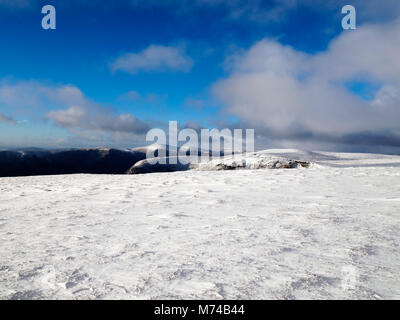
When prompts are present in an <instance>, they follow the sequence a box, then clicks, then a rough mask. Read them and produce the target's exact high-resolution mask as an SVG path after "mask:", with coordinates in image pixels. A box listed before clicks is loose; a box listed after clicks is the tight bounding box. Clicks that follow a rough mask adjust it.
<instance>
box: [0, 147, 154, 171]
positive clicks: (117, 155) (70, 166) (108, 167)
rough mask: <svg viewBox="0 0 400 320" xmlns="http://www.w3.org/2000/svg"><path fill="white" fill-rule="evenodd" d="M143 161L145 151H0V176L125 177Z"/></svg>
mask: <svg viewBox="0 0 400 320" xmlns="http://www.w3.org/2000/svg"><path fill="white" fill-rule="evenodd" d="M145 158H146V149H145V148H141V149H138V150H136V149H131V150H129V149H127V150H118V149H105V148H97V149H76V150H58V151H45V150H40V149H36V148H29V149H24V150H22V151H0V176H1V177H13V176H32V175H51V174H73V173H97V174H124V173H126V172H127V171H128V170H129V169H130V168H131V167H132V166H133V165H134V164H135V163H136V162H138V161H140V160H143V159H145Z"/></svg>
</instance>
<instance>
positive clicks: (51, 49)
mask: <svg viewBox="0 0 400 320" xmlns="http://www.w3.org/2000/svg"><path fill="white" fill-rule="evenodd" d="M353 2H354V6H355V7H356V9H357V27H358V29H357V30H350V31H344V30H342V28H341V18H342V17H343V15H342V14H341V8H342V6H343V5H344V4H347V3H345V2H343V1H318V0H311V1H302V2H300V1H296V0H284V1H239V0H238V1H229V0H228V1H220V0H216V1H208V0H193V1H185V0H182V1H178V0H176V1H175V0H167V1H157V0H148V1H139V0H137V1H135V0H132V1H114V2H113V3H110V2H109V1H98V0H95V1H83V0H82V1H81V0H72V1H68V2H66V1H34V0H33V1H28V0H16V1H9V0H0V38H1V42H2V50H0V73H1V74H0V147H3V148H10V147H26V146H38V147H47V148H54V147H87V146H100V145H104V146H114V147H128V146H135V145H141V144H145V141H144V134H145V132H146V130H148V129H149V128H152V127H155V126H164V125H165V124H166V123H167V122H168V121H170V120H178V121H179V123H180V125H181V126H184V125H185V124H186V123H192V124H193V123H195V124H196V125H198V126H202V127H214V126H220V125H221V124H224V125H226V126H229V127H235V126H245V127H246V128H247V127H249V128H256V133H257V131H258V132H259V133H260V134H259V136H260V139H261V140H262V141H263V143H264V144H265V145H266V146H284V147H286V146H299V147H304V148H324V149H332V150H336V149H342V150H348V149H349V150H350V149H360V150H361V149H365V148H366V147H368V148H367V149H368V150H370V149H371V150H377V151H381V149H382V148H383V147H388V148H392V147H393V148H396V147H398V145H397V143H398V142H399V139H398V138H397V137H398V136H397V134H398V132H399V127H398V126H396V123H395V122H391V121H387V119H385V118H383V119H382V121H378V122H374V121H373V120H374V119H376V116H377V115H378V116H380V115H381V114H384V112H386V113H387V110H388V108H389V109H390V112H389V114H390V115H391V118H393V117H396V116H398V115H399V113H397V111H398V107H397V106H398V100H396V99H397V98H398V97H397V89H398V84H399V81H398V80H399V79H398V78H396V77H395V76H393V75H392V74H391V72H390V70H389V71H387V72H380V70H382V67H381V66H380V60H379V59H378V58H377V55H381V56H387V57H388V59H389V60H388V61H390V57H391V53H390V52H389V53H388V52H386V51H385V52H375V53H374V54H375V55H376V56H375V57H365V59H370V60H368V63H367V62H366V63H365V64H364V65H360V66H359V67H357V68H355V70H353V71H352V72H350V74H348V72H347V71H342V72H341V73H340V72H339V74H335V73H336V68H333V69H332V70H334V71H332V72H331V74H334V75H333V76H331V75H329V76H327V75H326V73H325V71H324V69H325V68H326V65H327V64H330V63H329V61H331V62H332V63H333V64H334V63H341V64H343V63H342V60H341V59H342V58H341V54H340V52H341V51H340V50H341V49H340V46H341V45H342V43H344V44H343V50H346V43H347V42H351V39H350V40H347V38H349V37H354V39H357V37H359V38H360V48H359V49H357V48H356V49H355V51H354V55H357V54H363V53H362V52H364V51H365V50H364V49H363V48H365V46H367V45H368V41H367V40H365V39H368V36H369V34H370V36H369V37H371V39H372V40H371V41H373V37H374V36H376V37H379V32H384V30H383V29H382V28H390V29H393V28H394V29H396V28H398V23H397V21H398V20H397V17H398V12H399V11H398V9H399V5H398V3H396V1H387V3H385V4H382V3H381V2H379V1H375V0H365V1H358V0H357V1H353ZM45 4H52V5H54V6H55V8H56V10H57V29H56V30H43V29H42V28H41V19H42V17H43V15H42V14H41V12H40V11H41V8H42V6H43V5H45ZM363 29H364V30H365V31H363ZM363 32H364V33H367V34H366V35H365V36H363ZM345 33H347V34H345ZM350 33H352V35H350ZM385 34H387V32H385ZM384 41H388V42H391V39H390V38H389V37H387V39H384V40H383V43H382V46H385V43H384ZM332 44H334V45H332ZM335 45H336V47H338V48H336V47H335ZM394 49H396V48H394ZM382 50H383V49H382ZM288 51H290V52H288ZM392 54H394V53H393V52H392ZM275 55H276V56H275ZM263 57H265V61H269V60H268V59H272V60H271V61H272V62H271V63H273V65H270V64H269V63H266V64H265V65H263V62H260V61H263ZM375 58H376V59H375ZM381 58H382V59H383V57H381ZM260 59H261V60H260ZM329 59H330V60H329ZM353 59H355V58H353ZM361 59H364V58H361ZM377 59H378V60H377ZM293 61H297V62H296V63H295V64H293V65H292V63H293ZM321 61H325V62H321ZM326 61H328V62H326ZM383 62H384V61H383ZM383 62H382V63H383ZM394 63H396V62H394ZM355 64H357V63H352V64H351V65H352V66H354V65H355ZM370 64H372V67H371V66H369V65H370ZM257 65H262V66H261V67H260V69H258V67H257ZM274 68H276V70H275V71H276V72H275V71H274ZM351 68H353V67H351ZM396 68H397V66H394V70H396ZM339 69H340V68H339ZM383 69H384V68H383ZM389 69H390V68H389ZM273 74H274V75H276V74H279V76H278V78H272V75H273ZM310 74H311V76H310ZM259 76H260V78H259V81H258V82H257V85H255V86H252V87H251V86H250V84H251V83H252V81H253V80H254V79H255V78H257V77H259ZM283 76H285V78H284V79H283V78H282V77H283ZM302 78H304V79H306V80H303V81H305V82H307V84H306V85H305V86H304V87H301V88H300V87H298V86H299V85H300V83H301V79H302ZM257 79H258V78H257ZM309 79H310V80H309ZM321 79H323V80H321ZM283 80H284V81H283ZM294 80H295V81H300V82H299V83H297V84H296V87H293V84H292V82H293V81H294ZM270 81H272V82H270ZM280 81H282V83H281V85H279V87H278V89H277V90H274V91H273V92H272V91H271V93H270V94H269V95H268V96H267V97H264V96H263V94H264V93H263V92H264V91H267V92H268V90H271V88H272V87H274V85H275V84H276V83H280ZM321 81H323V82H324V81H325V82H326V83H327V84H329V88H327V87H325V86H321V85H319V86H318V85H315V83H317V82H319V83H321ZM300 86H301V85H300ZM263 88H266V90H264V89H263ZM284 88H287V90H289V91H290V94H293V97H291V98H292V99H293V100H291V101H289V102H287V103H285V102H282V101H285V99H286V98H287V94H286V93H285V92H283V91H282V92H280V90H279V89H282V90H283V89H284ZM292 89H293V90H292ZM307 90H309V91H310V94H308V97H310V96H312V97H311V98H307V99H309V100H307V99H306V98H304V97H302V95H303V92H307ZM336 90H337V91H336ZM316 92H321V95H323V97H319V94H316ZM388 92H389V93H388ZM296 94H297V96H296ZM314 95H315V97H314ZM335 95H337V97H338V103H340V104H341V105H344V106H346V107H347V105H348V106H349V107H348V108H351V109H352V110H351V111H349V112H348V113H347V112H346V111H344V110H341V108H338V109H339V111H338V112H337V114H336V113H335V114H330V111H329V110H331V109H329V108H332V107H331V106H330V103H326V105H325V103H324V102H323V101H325V100H324V99H327V100H332V97H334V96H335ZM393 97H394V98H393ZM378 98H379V99H378ZM385 99H386V100H385ZM390 99H391V100H390ZM393 99H394V101H392V100H393ZM303 100H304V101H303ZM260 101H262V103H261V102H260ZM297 101H303V103H304V105H297ZM382 101H385V102H384V104H385V105H386V104H387V105H389V106H388V107H382V112H381V113H380V112H378V111H376V110H375V109H376V105H378V104H379V103H381V104H382V103H383V102H382ZM386 101H388V102H386ZM314 103H315V107H314V106H312V107H310V109H309V110H308V111H306V112H305V113H307V112H309V114H308V117H307V119H299V120H298V121H297V120H296V117H294V118H293V119H291V120H290V121H286V119H288V118H290V116H289V117H286V118H285V119H282V118H279V117H272V118H273V120H271V117H270V116H269V115H268V114H269V112H277V110H284V111H285V112H284V113H285V114H289V115H291V114H292V113H293V114H295V113H296V112H297V111H296V110H298V109H299V108H307V106H308V105H310V104H314ZM239 104H240V106H239ZM358 105H359V106H358ZM364 105H365V107H364ZM392 105H394V106H392ZM324 108H326V110H327V111H328V112H327V114H326V119H325V118H324V110H325V109H324ZM357 108H358V109H357ZM360 108H365V110H367V108H369V109H368V110H369V111H366V115H365V116H361V117H359V116H358V115H357V112H358V111H359V110H360ZM374 108H375V109H374ZM383 108H386V109H383ZM264 111H265V112H264ZM292 111H293V112H292ZM255 114H259V117H255V116H254V115H255ZM339 114H340V115H339ZM341 116H343V117H345V118H346V121H344V122H346V123H342V121H341V120H340V119H341V118H340V117H341ZM297 118H298V117H297ZM310 118H311V119H310ZM332 119H334V120H335V121H336V122H335V123H336V125H334V124H332V123H330V121H331V120H332ZM348 120H352V121H348ZM325 122H326V123H325ZM317 124H321V125H317ZM304 133H307V134H306V135H305V134H304ZM371 135H374V137H381V138H382V139H383V138H386V140H382V141H388V140H387V138H388V137H390V138H391V140H390V139H389V140H390V141H391V142H390V143H386V142H385V143H384V144H385V145H383V146H382V145H379V144H377V143H376V141H380V140H379V139H378V140H377V139H370V136H371ZM302 136H303V137H305V136H307V137H309V138H307V139H306V140H304V139H300V138H299V137H302ZM350 136H351V137H354V136H357V137H359V138H358V139H359V140H360V139H361V140H360V141H358V140H357V141H358V142H357V141H356V142H349V139H348V138H346V137H350ZM310 137H311V138H310ZM363 137H366V138H365V139H363ZM368 139H369V140H368ZM350 140H351V139H350ZM368 141H371V143H370V144H369V142H368Z"/></svg>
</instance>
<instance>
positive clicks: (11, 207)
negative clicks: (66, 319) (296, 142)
mask: <svg viewBox="0 0 400 320" xmlns="http://www.w3.org/2000/svg"><path fill="white" fill-rule="evenodd" d="M258 154H263V155H262V156H256V155H253V156H251V157H247V158H245V159H244V160H245V163H246V167H247V165H249V166H251V165H253V164H254V163H257V162H256V161H258V160H260V159H264V160H265V159H269V158H271V159H290V160H292V161H302V162H303V161H305V162H310V163H312V165H311V166H310V167H309V168H307V169H304V168H303V167H301V166H300V167H298V169H287V170H286V169H285V170H269V169H259V170H252V169H249V170H222V171H215V170H188V171H183V172H170V173H153V174H146V175H94V174H92V175H86V174H78V175H58V176H33V177H16V178H0V240H1V241H0V299H44V298H50V299H63V298H64V299H136V298H139V299H159V298H184V299H189V298H193V299H207V298H209V299H236V298H241V299H303V298H314V299H315V298H319V299H342V298H344V299H347V298H355V299H383V298H388V299H399V298H400V279H399V277H398V274H399V273H400V251H399V243H400V224H399V212H400V197H399V195H400V157H399V156H388V155H372V154H339V153H322V152H301V151H298V150H267V151H263V152H262V153H258ZM256 159H258V160H256ZM264 160H263V161H264ZM213 161H216V163H214V164H215V165H216V167H217V166H218V165H219V164H220V163H226V161H228V162H229V160H228V159H225V160H221V159H219V160H213ZM221 161H222V162H221ZM213 168H215V167H213Z"/></svg>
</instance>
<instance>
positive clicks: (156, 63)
mask: <svg viewBox="0 0 400 320" xmlns="http://www.w3.org/2000/svg"><path fill="white" fill-rule="evenodd" d="M192 66H193V60H192V59H191V58H190V57H188V56H187V55H186V54H185V52H184V50H183V49H182V48H178V47H168V46H160V45H151V46H149V47H148V48H147V49H145V50H143V51H140V52H137V53H127V54H124V55H123V56H121V57H119V58H118V59H116V60H115V61H114V62H113V63H112V64H111V69H112V70H113V71H124V72H128V73H132V74H136V73H138V72H140V71H168V70H170V71H183V72H187V71H189V70H190V69H191V68H192Z"/></svg>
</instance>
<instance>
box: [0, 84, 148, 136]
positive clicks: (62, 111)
mask: <svg viewBox="0 0 400 320" xmlns="http://www.w3.org/2000/svg"><path fill="white" fill-rule="evenodd" d="M0 104H1V105H2V106H3V108H5V109H6V110H14V112H16V111H15V110H17V111H18V112H19V114H21V115H24V116H26V115H29V114H31V115H32V117H36V120H37V121H36V122H37V123H40V121H43V120H46V121H51V122H52V123H53V124H54V125H56V126H58V127H60V128H65V129H67V130H68V131H69V132H70V134H72V136H75V137H79V138H78V140H77V141H78V142H79V139H81V143H84V142H85V141H86V140H87V141H89V140H90V141H97V142H98V143H102V141H105V139H108V138H110V137H111V139H112V140H116V141H118V140H124V141H129V140H131V141H132V143H133V141H134V140H135V139H137V138H138V137H139V136H142V135H144V134H145V133H146V132H147V131H148V130H149V128H150V124H148V123H146V122H144V121H142V120H140V119H138V118H136V117H135V116H134V115H132V114H129V113H122V114H119V113H117V112H116V111H115V110H114V109H113V108H112V107H107V106H103V105H101V104H99V103H96V102H94V101H92V100H90V99H88V98H87V97H85V95H84V94H83V93H82V91H81V90H80V89H79V88H77V87H75V86H72V85H47V84H43V83H41V82H38V81H20V82H16V83H11V84H10V83H2V84H1V85H0ZM0 121H2V122H8V123H15V121H14V120H13V119H12V118H10V117H6V116H5V115H4V114H2V113H0ZM75 137H72V139H73V140H74V141H75V140H76V138H75ZM77 141H75V142H77Z"/></svg>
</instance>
